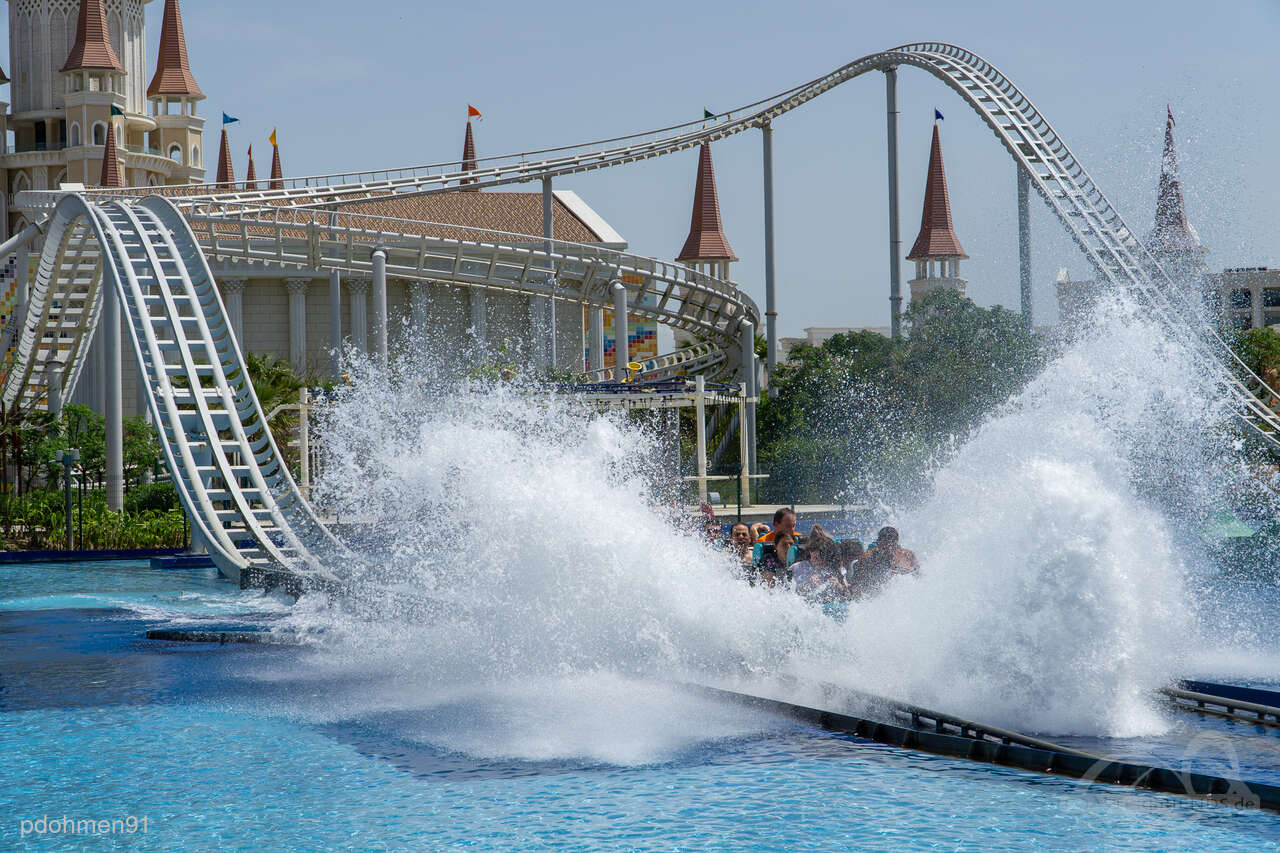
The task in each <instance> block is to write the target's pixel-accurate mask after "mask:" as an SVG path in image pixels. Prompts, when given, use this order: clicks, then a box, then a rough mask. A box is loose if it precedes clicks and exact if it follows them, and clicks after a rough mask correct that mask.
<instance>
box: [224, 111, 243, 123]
mask: <svg viewBox="0 0 1280 853" xmlns="http://www.w3.org/2000/svg"><path fill="white" fill-rule="evenodd" d="M239 120H240V119H238V118H232V117H231V116H229V115H227V114H226V113H223V114H222V123H223V124H234V123H235V122H238V121H239Z"/></svg>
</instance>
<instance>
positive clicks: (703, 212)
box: [676, 143, 738, 261]
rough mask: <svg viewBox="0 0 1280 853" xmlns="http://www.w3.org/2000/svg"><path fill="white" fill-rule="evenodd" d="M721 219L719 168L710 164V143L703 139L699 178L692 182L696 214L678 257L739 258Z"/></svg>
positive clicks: (680, 258) (703, 258)
mask: <svg viewBox="0 0 1280 853" xmlns="http://www.w3.org/2000/svg"><path fill="white" fill-rule="evenodd" d="M737 259H738V258H737V256H735V255H734V254H733V249H732V248H730V246H729V239H728V238H727V237H725V236H724V226H723V225H722V224H721V223H720V199H719V197H718V196H717V195H716V170H715V167H714V166H713V165H712V164H711V146H710V145H709V144H707V143H703V145H702V152H701V153H700V154H699V155H698V180H697V182H696V183H695V184H694V185H693V216H692V217H690V220H689V236H688V237H687V238H685V241H684V248H683V249H681V250H680V254H678V255H676V260H677V261H694V260H697V261H736V260H737Z"/></svg>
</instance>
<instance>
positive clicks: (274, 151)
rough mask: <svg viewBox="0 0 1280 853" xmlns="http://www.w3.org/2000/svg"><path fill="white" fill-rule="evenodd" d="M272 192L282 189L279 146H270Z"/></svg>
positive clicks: (282, 180)
mask: <svg viewBox="0 0 1280 853" xmlns="http://www.w3.org/2000/svg"><path fill="white" fill-rule="evenodd" d="M269 188H270V189H273V190H282V189H284V169H283V168H281V166H280V146H279V145H272V146H271V184H270V186H269Z"/></svg>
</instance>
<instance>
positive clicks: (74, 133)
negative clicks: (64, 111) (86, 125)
mask: <svg viewBox="0 0 1280 853" xmlns="http://www.w3.org/2000/svg"><path fill="white" fill-rule="evenodd" d="M67 145H68V146H69V147H71V148H78V147H80V122H78V121H73V122H71V127H70V128H68V130H67Z"/></svg>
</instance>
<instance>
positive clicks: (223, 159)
mask: <svg viewBox="0 0 1280 853" xmlns="http://www.w3.org/2000/svg"><path fill="white" fill-rule="evenodd" d="M217 182H218V183H219V184H223V185H230V184H234V183H235V182H236V170H235V168H234V167H233V166H232V165H231V144H230V142H228V140H227V129H226V128H225V127H224V128H223V129H222V145H221V147H220V148H219V149H218V178H217ZM227 188H228V189H232V187H230V186H228V187H227Z"/></svg>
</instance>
